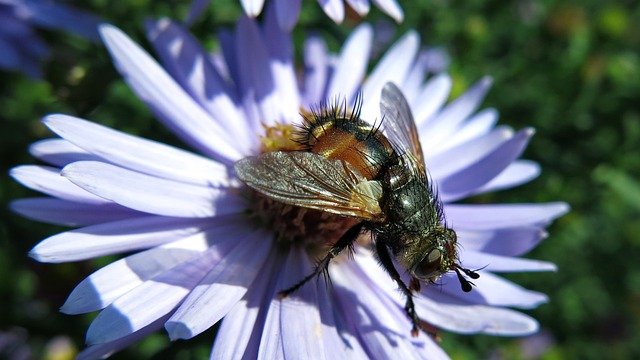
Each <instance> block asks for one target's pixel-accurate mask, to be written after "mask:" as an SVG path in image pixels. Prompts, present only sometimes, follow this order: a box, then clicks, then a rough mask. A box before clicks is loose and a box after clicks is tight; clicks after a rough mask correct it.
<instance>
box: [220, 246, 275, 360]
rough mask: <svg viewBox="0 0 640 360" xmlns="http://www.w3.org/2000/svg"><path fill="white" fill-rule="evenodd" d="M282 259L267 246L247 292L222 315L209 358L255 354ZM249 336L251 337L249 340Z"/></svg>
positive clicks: (250, 355)
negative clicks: (267, 251) (268, 249)
mask: <svg viewBox="0 0 640 360" xmlns="http://www.w3.org/2000/svg"><path fill="white" fill-rule="evenodd" d="M282 261H284V258H283V254H281V253H280V252H279V251H277V249H276V248H272V249H271V254H269V255H268V256H267V260H266V261H265V263H264V265H263V267H262V269H260V272H259V274H258V276H256V278H255V280H254V282H253V283H252V284H251V285H250V286H249V289H248V290H247V293H246V294H245V296H244V298H242V299H241V300H240V301H239V302H238V303H237V304H236V305H235V306H234V307H233V308H232V309H231V310H230V311H229V313H228V314H227V315H226V316H225V317H224V319H223V320H222V325H221V326H220V329H219V330H218V334H217V336H216V342H215V344H214V347H213V351H212V353H211V359H220V360H227V359H242V358H243V357H246V358H256V357H257V356H258V347H259V341H260V337H261V336H262V328H263V326H262V325H263V323H264V320H265V316H266V311H267V309H268V307H269V303H270V302H272V298H273V294H274V293H275V291H276V289H275V286H276V285H275V279H276V278H277V274H279V272H280V265H281V264H282ZM252 339H253V341H251V340H252Z"/></svg>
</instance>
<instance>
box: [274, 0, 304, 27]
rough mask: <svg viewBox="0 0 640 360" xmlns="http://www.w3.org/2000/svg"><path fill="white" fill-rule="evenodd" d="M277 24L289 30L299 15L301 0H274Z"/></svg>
mask: <svg viewBox="0 0 640 360" xmlns="http://www.w3.org/2000/svg"><path fill="white" fill-rule="evenodd" d="M274 5H275V9H276V15H277V17H278V25H279V26H280V28H282V29H283V30H285V31H291V29H293V27H294V26H295V25H296V23H297V22H298V18H299V17H300V6H301V5H302V0H275V2H274Z"/></svg>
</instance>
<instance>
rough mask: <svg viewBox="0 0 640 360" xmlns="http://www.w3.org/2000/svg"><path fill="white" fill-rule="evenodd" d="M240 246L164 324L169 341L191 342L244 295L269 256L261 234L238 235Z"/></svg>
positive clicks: (264, 235)
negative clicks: (191, 339) (240, 241)
mask: <svg viewBox="0 0 640 360" xmlns="http://www.w3.org/2000/svg"><path fill="white" fill-rule="evenodd" d="M237 238H238V239H241V240H242V245H240V246H238V247H237V248H235V249H234V250H233V251H230V252H229V253H227V254H226V255H225V257H224V258H222V259H221V261H220V262H218V263H217V264H216V266H215V267H213V268H212V269H211V271H210V272H209V273H208V274H207V275H206V276H205V277H204V278H203V279H202V281H201V282H200V283H199V284H198V285H197V286H196V287H194V288H193V290H192V291H191V292H190V293H189V296H187V298H186V299H185V300H184V302H183V303H182V304H181V305H180V307H179V308H178V309H177V310H176V312H175V313H174V314H173V316H172V317H171V319H169V321H167V323H166V324H165V328H166V329H167V332H168V333H169V336H170V337H171V339H172V340H176V339H190V338H192V337H194V336H196V335H198V334H200V333H201V332H203V331H205V330H207V329H208V328H210V327H211V326H213V325H214V324H215V323H217V322H218V321H219V320H220V319H222V317H223V316H225V315H226V314H227V313H228V312H229V311H230V310H231V308H233V307H234V306H235V305H236V304H237V303H238V301H239V300H240V299H241V298H242V297H243V296H244V294H245V293H246V292H247V289H248V288H249V285H250V284H251V283H252V282H253V280H254V278H255V277H256V275H257V274H258V271H259V270H261V269H262V266H263V264H264V261H265V260H266V258H267V256H268V255H269V254H270V251H269V248H270V247H271V239H270V237H269V234H267V233H265V232H264V231H254V232H253V233H245V234H241V235H240V236H237Z"/></svg>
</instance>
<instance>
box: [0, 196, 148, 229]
mask: <svg viewBox="0 0 640 360" xmlns="http://www.w3.org/2000/svg"><path fill="white" fill-rule="evenodd" d="M10 207H11V210H12V211H14V212H16V213H18V214H20V215H22V216H24V217H26V218H29V219H31V220H35V221H41V222H45V223H50V224H57V225H64V226H87V225H94V224H100V223H104V222H109V221H117V220H122V219H127V218H131V217H136V216H142V215H144V214H142V213H139V212H137V211H134V210H131V209H127V208H125V207H122V206H120V205H118V204H113V203H107V204H101V205H97V204H88V203H84V204H83V203H77V202H71V201H67V200H60V199H54V198H49V197H41V198H26V199H18V200H14V201H13V202H11V204H10Z"/></svg>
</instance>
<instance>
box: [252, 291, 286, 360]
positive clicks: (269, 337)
mask: <svg viewBox="0 0 640 360" xmlns="http://www.w3.org/2000/svg"><path fill="white" fill-rule="evenodd" d="M263 306H264V307H265V308H266V309H267V315H266V319H265V320H264V325H263V326H262V338H261V339H260V342H259V348H258V356H257V357H256V358H257V359H260V360H268V359H284V344H283V343H284V342H285V339H283V337H282V323H281V322H280V308H281V307H280V302H279V301H275V300H272V301H271V302H269V303H268V305H263Z"/></svg>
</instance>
